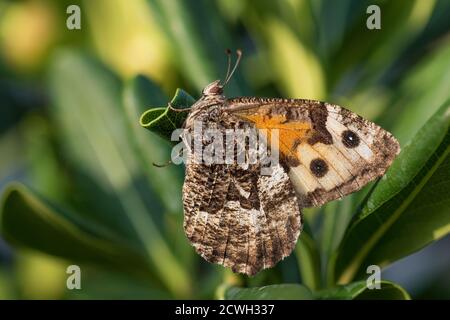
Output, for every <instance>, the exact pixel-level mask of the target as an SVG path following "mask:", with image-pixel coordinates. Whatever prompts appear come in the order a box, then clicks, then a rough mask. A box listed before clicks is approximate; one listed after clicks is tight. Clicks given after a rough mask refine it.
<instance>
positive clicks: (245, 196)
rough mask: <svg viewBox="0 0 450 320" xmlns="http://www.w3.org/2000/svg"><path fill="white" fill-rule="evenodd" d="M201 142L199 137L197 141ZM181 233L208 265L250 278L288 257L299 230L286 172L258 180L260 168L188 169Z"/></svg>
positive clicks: (231, 120)
mask: <svg viewBox="0 0 450 320" xmlns="http://www.w3.org/2000/svg"><path fill="white" fill-rule="evenodd" d="M208 115H209V116H210V114H208V113H205V114H199V115H198V116H197V117H196V120H197V121H200V122H202V123H203V124H204V126H210V125H212V126H214V127H215V128H220V129H222V130H225V129H230V128H239V127H242V126H250V127H251V126H253V125H252V124H251V123H250V122H246V121H242V120H240V119H238V118H236V117H234V116H232V115H231V116H230V117H228V118H226V119H222V120H221V121H218V119H216V118H214V117H208ZM200 139H203V137H200ZM183 206H184V229H185V233H186V236H187V238H188V239H189V240H190V242H191V243H192V245H193V246H194V248H195V250H196V251H197V252H198V253H199V254H200V255H201V256H202V257H203V258H204V259H206V260H207V261H209V262H212V263H218V264H221V265H224V266H226V267H231V268H232V270H233V271H234V272H240V273H245V274H248V275H254V274H256V273H257V272H259V271H260V270H262V269H265V268H269V267H272V266H274V265H275V264H276V263H277V262H278V261H280V260H281V259H283V258H284V257H286V256H288V255H289V254H290V253H291V252H292V250H293V248H294V247H295V244H296V242H297V239H298V236H299V234H300V231H301V227H302V223H301V212H300V206H299V201H298V198H297V196H296V193H295V190H294V187H293V185H292V183H291V181H290V179H289V176H288V174H287V173H286V171H285V168H283V167H281V166H280V165H277V166H275V167H274V168H273V169H272V174H271V175H261V164H260V163H259V162H258V163H256V164H251V165H249V166H248V167H246V168H243V167H241V166H240V165H238V164H236V163H235V164H209V165H207V164H204V163H192V162H190V161H189V160H188V162H187V164H186V178H185V181H184V185H183Z"/></svg>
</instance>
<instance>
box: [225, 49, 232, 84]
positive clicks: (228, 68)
mask: <svg viewBox="0 0 450 320" xmlns="http://www.w3.org/2000/svg"><path fill="white" fill-rule="evenodd" d="M225 53H226V54H227V60H228V67H227V74H226V75H225V79H224V82H225V81H226V80H227V79H228V76H229V75H230V71H231V50H230V49H227V50H226V51H225Z"/></svg>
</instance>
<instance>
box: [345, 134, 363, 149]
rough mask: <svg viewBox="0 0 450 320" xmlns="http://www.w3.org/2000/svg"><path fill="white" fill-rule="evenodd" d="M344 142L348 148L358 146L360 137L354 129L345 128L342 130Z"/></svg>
mask: <svg viewBox="0 0 450 320" xmlns="http://www.w3.org/2000/svg"><path fill="white" fill-rule="evenodd" d="M342 143H343V144H344V146H346V147H347V148H356V147H357V146H359V143H360V139H359V137H358V135H357V134H356V133H354V132H353V131H352V130H345V131H344V132H342Z"/></svg>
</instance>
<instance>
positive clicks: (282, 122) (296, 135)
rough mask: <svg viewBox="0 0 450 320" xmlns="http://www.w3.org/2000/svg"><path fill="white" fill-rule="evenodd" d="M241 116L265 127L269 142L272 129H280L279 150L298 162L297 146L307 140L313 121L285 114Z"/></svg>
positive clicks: (257, 125)
mask: <svg viewBox="0 0 450 320" xmlns="http://www.w3.org/2000/svg"><path fill="white" fill-rule="evenodd" d="M239 116H240V117H242V118H244V119H245V120H247V121H250V122H253V123H254V124H255V126H256V127H257V128H258V129H265V132H266V133H267V142H268V143H270V141H271V136H272V130H278V137H279V151H280V153H281V155H283V156H284V157H285V159H288V160H290V161H291V162H292V161H294V162H298V161H299V159H298V153H297V152H296V149H297V147H298V146H299V145H300V144H301V143H302V142H303V141H306V140H307V139H308V138H309V137H310V136H311V132H312V131H313V130H312V125H311V122H308V121H298V120H297V121H295V120H294V121H293V120H289V119H287V118H286V116H285V115H282V114H280V115H271V116H268V115H262V114H240V115H239Z"/></svg>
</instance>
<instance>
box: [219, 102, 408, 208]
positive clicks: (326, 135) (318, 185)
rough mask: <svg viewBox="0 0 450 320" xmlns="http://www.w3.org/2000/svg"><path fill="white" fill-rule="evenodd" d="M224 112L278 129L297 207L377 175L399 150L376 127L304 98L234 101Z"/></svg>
mask: <svg viewBox="0 0 450 320" xmlns="http://www.w3.org/2000/svg"><path fill="white" fill-rule="evenodd" d="M226 103H227V105H228V112H229V113H231V114H234V115H236V116H239V117H241V118H242V119H245V120H247V121H250V122H252V123H254V124H255V126H256V127H257V128H260V129H267V128H269V129H278V130H279V131H280V141H279V145H280V153H281V158H282V159H281V160H282V163H284V164H286V166H287V167H288V168H287V172H288V175H289V177H290V179H291V181H292V183H293V185H294V188H295V190H296V192H297V196H298V197H299V201H300V203H301V206H302V207H309V206H320V205H322V204H324V203H326V202H329V201H331V200H334V199H337V198H341V197H343V196H344V195H346V194H349V193H351V192H354V191H357V190H359V189H360V188H362V187H363V186H364V185H366V184H367V183H368V182H370V181H372V180H374V179H375V178H377V177H380V176H382V175H383V174H384V173H385V171H386V170H387V168H388V167H389V166H390V165H391V163H392V161H393V160H394V158H395V157H396V155H397V154H398V153H399V151H400V146H399V144H398V142H397V140H396V139H395V138H394V137H393V136H392V135H391V134H390V133H389V132H387V131H385V130H384V129H382V128H381V127H379V126H377V125H376V124H374V123H372V122H370V121H368V120H365V119H363V118H362V117H360V116H358V115H357V114H355V113H353V112H351V111H349V110H347V109H345V108H342V107H339V106H337V105H333V104H328V103H325V102H319V101H315V100H303V99H277V98H236V99H230V100H228V101H227V102H226Z"/></svg>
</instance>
